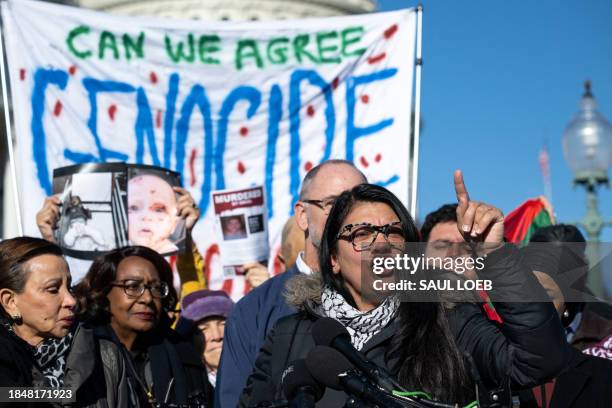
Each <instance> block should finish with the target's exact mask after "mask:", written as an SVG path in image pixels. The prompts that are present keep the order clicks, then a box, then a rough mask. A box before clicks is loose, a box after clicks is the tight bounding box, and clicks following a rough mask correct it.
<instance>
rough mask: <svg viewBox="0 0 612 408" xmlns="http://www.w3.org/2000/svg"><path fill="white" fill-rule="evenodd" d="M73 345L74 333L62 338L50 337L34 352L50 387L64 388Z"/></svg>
mask: <svg viewBox="0 0 612 408" xmlns="http://www.w3.org/2000/svg"><path fill="white" fill-rule="evenodd" d="M71 343H72V333H68V335H66V336H64V337H62V338H56V337H50V338H48V339H45V340H44V341H43V342H42V343H40V344H39V345H38V346H37V347H36V350H35V351H34V359H35V360H36V362H37V363H38V368H40V371H41V372H42V373H43V375H44V376H45V378H46V380H47V384H48V385H49V387H54V388H58V387H62V386H63V385H64V373H65V371H66V357H67V355H68V351H69V350H70V344H71Z"/></svg>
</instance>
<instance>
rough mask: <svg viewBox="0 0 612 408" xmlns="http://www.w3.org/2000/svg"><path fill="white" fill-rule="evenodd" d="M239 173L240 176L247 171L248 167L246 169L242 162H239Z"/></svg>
mask: <svg viewBox="0 0 612 408" xmlns="http://www.w3.org/2000/svg"><path fill="white" fill-rule="evenodd" d="M237 169H238V173H240V174H244V172H245V171H246V167H244V164H243V163H242V162H241V161H238V166H237Z"/></svg>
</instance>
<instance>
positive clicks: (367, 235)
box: [336, 221, 406, 252]
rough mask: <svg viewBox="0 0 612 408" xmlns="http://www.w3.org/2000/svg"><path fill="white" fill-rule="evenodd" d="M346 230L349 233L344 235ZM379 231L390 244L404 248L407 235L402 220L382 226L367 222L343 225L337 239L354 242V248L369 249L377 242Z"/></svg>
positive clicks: (397, 247)
mask: <svg viewBox="0 0 612 408" xmlns="http://www.w3.org/2000/svg"><path fill="white" fill-rule="evenodd" d="M345 232H348V234H346V235H343V234H344V233H345ZM379 233H382V234H383V236H384V237H385V240H386V241H387V242H388V243H389V245H391V246H392V247H394V248H396V249H403V246H404V244H405V243H406V237H405V236H404V230H403V229H402V223H401V222H400V221H396V222H392V223H390V224H385V225H380V226H379V225H373V224H370V223H367V222H363V223H360V224H348V225H345V226H344V227H342V229H341V230H340V232H339V233H338V235H337V236H336V239H337V240H344V241H349V242H350V243H351V244H353V249H355V251H358V252H360V251H367V250H369V249H370V248H371V247H372V245H373V244H374V242H376V238H378V234H379Z"/></svg>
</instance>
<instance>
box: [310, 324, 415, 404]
mask: <svg viewBox="0 0 612 408" xmlns="http://www.w3.org/2000/svg"><path fill="white" fill-rule="evenodd" d="M312 337H313V338H314V341H315V344H316V345H318V346H328V347H332V348H334V349H336V350H338V351H340V352H341V353H342V354H343V355H344V356H345V357H346V358H347V359H348V360H349V361H350V362H351V363H353V365H355V366H356V367H357V368H359V370H361V371H362V372H363V373H364V374H365V375H367V376H368V378H369V379H370V380H371V381H373V382H374V384H376V385H377V386H379V387H380V388H382V389H383V390H385V391H387V392H393V391H394V390H404V388H403V387H402V386H401V385H400V384H399V383H398V382H397V380H395V379H394V378H393V377H392V376H391V375H390V374H389V373H388V372H386V371H385V370H384V369H383V368H382V367H379V366H377V365H376V364H374V363H372V362H371V361H369V360H368V359H367V358H366V357H365V356H364V355H363V353H361V352H359V351H358V350H357V349H355V347H353V345H352V344H351V335H350V334H349V332H348V331H347V330H346V328H345V327H344V326H343V325H342V324H340V322H338V321H337V320H334V319H332V318H331V317H324V318H321V319H319V320H317V321H316V322H315V323H314V324H313V326H312Z"/></svg>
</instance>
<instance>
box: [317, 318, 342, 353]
mask: <svg viewBox="0 0 612 408" xmlns="http://www.w3.org/2000/svg"><path fill="white" fill-rule="evenodd" d="M338 336H348V338H349V340H350V338H351V335H350V334H349V332H348V331H347V330H346V328H345V327H344V326H343V325H342V324H341V323H340V322H339V321H337V320H335V319H332V318H331V317H323V318H321V319H319V320H317V321H316V322H315V323H314V324H313V325H312V338H313V339H314V341H315V344H316V345H317V346H331V345H332V343H333V341H334V340H335V339H336V337H338Z"/></svg>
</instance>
